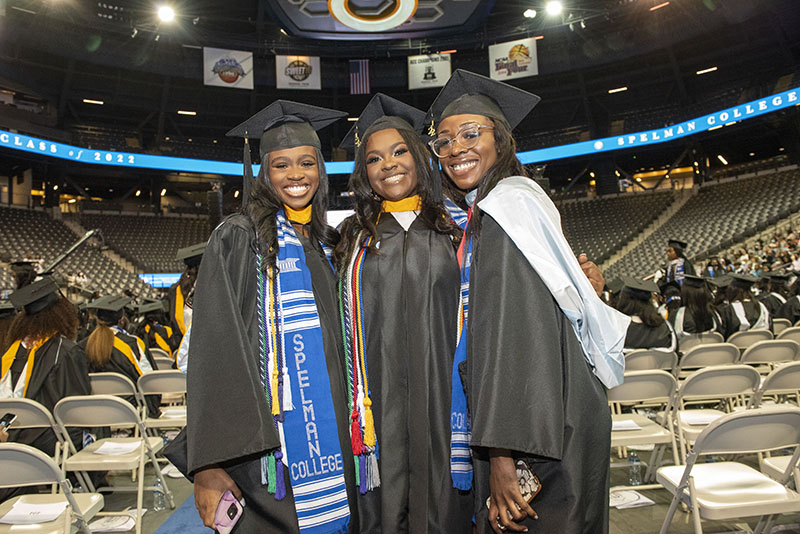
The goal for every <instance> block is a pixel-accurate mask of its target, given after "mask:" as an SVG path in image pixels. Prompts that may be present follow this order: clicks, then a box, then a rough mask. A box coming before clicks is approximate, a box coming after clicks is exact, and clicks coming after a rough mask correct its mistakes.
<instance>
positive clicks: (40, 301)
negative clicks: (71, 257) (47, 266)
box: [9, 276, 59, 315]
mask: <svg viewBox="0 0 800 534" xmlns="http://www.w3.org/2000/svg"><path fill="white" fill-rule="evenodd" d="M58 296H59V293H58V284H56V283H55V281H54V280H53V279H52V278H50V277H49V276H48V277H45V278H42V279H41V280H37V281H36V282H33V283H32V284H29V285H27V286H25V287H23V288H21V289H18V290H16V291H14V292H13V293H11V295H10V297H9V298H10V299H11V302H12V303H13V304H14V306H16V307H17V308H23V309H24V310H25V313H26V314H28V315H33V314H34V313H39V312H40V311H42V310H45V309H47V308H48V307H49V306H51V305H52V304H55V303H56V302H57V301H58Z"/></svg>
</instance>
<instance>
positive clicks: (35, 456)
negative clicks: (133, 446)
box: [0, 443, 103, 534]
mask: <svg viewBox="0 0 800 534" xmlns="http://www.w3.org/2000/svg"><path fill="white" fill-rule="evenodd" d="M47 484H51V485H55V486H56V487H57V488H58V489H59V490H60V491H61V493H60V494H32V495H21V496H19V497H14V498H12V499H9V500H7V501H5V502H4V503H2V504H0V517H2V516H4V515H6V514H7V513H8V512H9V511H10V510H11V508H12V507H13V506H14V505H15V504H17V503H23V504H29V505H44V504H56V503H62V502H65V501H66V503H67V508H66V510H65V511H64V512H63V513H62V514H61V516H59V517H58V518H56V519H55V520H53V521H49V522H46V523H37V524H25V525H7V524H0V534H13V533H26V534H45V533H51V532H64V533H71V532H77V531H80V532H90V530H89V529H88V526H87V524H88V522H89V521H90V520H91V519H92V518H93V517H94V516H95V515H97V514H98V512H100V510H102V508H103V496H102V495H100V494H99V493H72V485H71V484H70V483H69V481H68V480H67V479H66V478H65V477H64V473H63V472H62V471H61V469H60V468H59V466H58V465H57V464H56V463H55V462H54V461H53V460H52V459H51V458H50V457H49V456H47V455H46V454H44V453H43V452H42V451H40V450H38V449H35V448H33V447H31V446H29V445H23V444H22V443H0V488H20V487H29V486H42V485H47Z"/></svg>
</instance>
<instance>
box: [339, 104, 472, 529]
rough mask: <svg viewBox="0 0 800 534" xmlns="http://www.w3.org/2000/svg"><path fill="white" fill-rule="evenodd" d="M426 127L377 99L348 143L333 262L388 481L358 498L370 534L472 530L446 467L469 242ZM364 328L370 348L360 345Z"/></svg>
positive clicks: (350, 350) (409, 110) (414, 114)
mask: <svg viewBox="0 0 800 534" xmlns="http://www.w3.org/2000/svg"><path fill="white" fill-rule="evenodd" d="M424 118H425V112H423V111H420V110H417V109H415V108H413V107H411V106H408V105H406V104H403V103H402V102H399V101H397V100H395V99H393V98H391V97H388V96H386V95H383V94H380V93H379V94H377V95H375V96H374V97H373V98H372V100H371V101H370V103H369V104H368V105H367V107H366V108H365V109H364V111H363V112H362V113H361V116H360V117H359V120H358V122H357V123H356V125H354V126H353V128H352V130H351V131H350V133H349V134H348V135H347V136H346V137H345V143H346V144H348V145H354V146H355V170H354V171H353V174H352V175H351V176H350V190H351V191H352V192H353V194H354V197H355V201H356V214H355V215H353V216H351V217H349V218H348V219H346V220H345V221H344V223H343V224H342V225H341V227H340V231H341V233H342V241H341V242H340V243H339V246H337V249H336V254H335V257H336V258H337V265H338V268H339V271H340V277H341V286H340V298H341V299H342V301H343V305H344V307H345V310H346V311H345V317H350V318H354V319H355V320H354V321H351V322H348V323H347V325H346V328H347V329H348V332H349V335H348V336H346V338H347V339H350V340H355V341H356V343H355V344H353V343H352V341H351V343H350V344H348V345H346V347H345V349H346V350H345V353H346V355H347V357H348V362H349V367H357V366H358V361H354V358H356V357H357V355H358V354H359V352H361V351H360V349H363V352H364V357H365V360H366V364H365V367H366V369H367V372H368V383H367V389H368V393H369V402H370V403H371V408H370V409H371V412H372V413H373V414H374V425H375V430H376V431H377V447H378V450H379V461H378V466H379V471H380V477H381V485H380V486H379V487H375V488H372V489H369V491H367V488H361V490H362V492H361V495H360V496H359V506H358V507H359V514H360V517H361V532H364V533H373V532H380V533H383V534H392V533H428V534H434V533H435V534H445V533H451V532H453V533H458V532H469V531H470V530H471V528H472V527H471V525H472V495H471V494H470V493H469V492H465V491H459V490H457V489H455V488H454V487H453V484H452V481H451V479H450V468H449V466H450V390H451V374H452V368H453V354H454V352H455V346H456V328H457V326H458V321H457V317H458V315H457V314H458V298H459V288H460V277H459V271H458V262H457V260H456V248H457V246H458V243H459V241H460V237H461V234H462V231H461V229H460V228H459V227H458V226H457V225H456V224H455V223H454V222H453V221H452V220H451V218H450V216H449V214H448V212H447V210H446V209H445V207H444V204H443V201H442V197H441V177H440V175H439V172H438V170H435V169H434V168H433V167H432V166H431V164H430V156H429V153H428V149H427V147H426V146H425V144H424V143H423V142H422V140H421V139H420V138H419V130H420V128H421V126H422V123H423V120H424ZM358 317H361V318H362V319H361V320H360V321H359V320H358ZM359 327H361V328H362V329H363V336H364V344H363V346H362V345H360V344H359V343H358V340H359V339H360V338H359V337H358V336H357V335H354V334H356V333H357V330H358V328H359ZM362 404H363V403H362ZM356 409H357V410H358V411H359V412H363V411H364V407H363V405H357V406H356ZM365 435H366V433H365ZM370 447H374V444H373V443H370Z"/></svg>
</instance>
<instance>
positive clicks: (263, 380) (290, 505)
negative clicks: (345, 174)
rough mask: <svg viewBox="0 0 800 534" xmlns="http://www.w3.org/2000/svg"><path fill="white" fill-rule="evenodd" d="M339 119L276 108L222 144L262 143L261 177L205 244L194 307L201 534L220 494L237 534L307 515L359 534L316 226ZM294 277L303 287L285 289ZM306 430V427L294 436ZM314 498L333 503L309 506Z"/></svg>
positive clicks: (192, 437)
mask: <svg viewBox="0 0 800 534" xmlns="http://www.w3.org/2000/svg"><path fill="white" fill-rule="evenodd" d="M344 115H345V113H341V112H338V111H334V110H328V109H322V108H317V107H314V106H307V105H304V104H298V103H294V102H287V101H282V100H278V101H276V102H274V103H273V104H271V105H270V106H268V107H267V108H265V109H264V110H262V111H261V112H259V113H258V114H256V115H255V116H254V117H252V118H251V119H249V120H248V121H246V122H245V123H243V124H242V125H240V126H237V127H236V128H234V129H233V130H231V132H229V135H234V136H239V137H244V138H245V139H246V138H247V137H258V138H260V139H261V142H260V153H261V158H260V162H261V164H262V165H261V171H260V172H259V175H258V178H257V180H256V181H255V183H254V184H253V185H252V193H248V191H247V189H248V188H249V186H250V182H251V181H252V178H250V179H249V181H248V178H247V177H245V199H247V206H246V208H245V209H243V212H242V213H241V214H237V215H233V216H231V217H228V218H227V219H225V220H224V221H223V222H222V223H221V224H220V225H219V226H218V227H217V228H216V229H215V230H214V232H213V233H212V235H211V238H210V240H209V242H208V247H207V248H206V251H205V254H204V256H203V261H202V264H201V266H200V270H199V273H198V278H197V287H196V292H195V298H194V302H193V309H194V312H193V318H192V328H191V334H190V336H191V337H190V343H191V352H192V355H191V360H192V361H191V365H190V366H189V369H188V374H187V378H188V402H187V404H188V414H187V419H188V425H187V434H186V436H187V442H188V451H187V452H188V469H187V471H188V474H190V475H193V477H194V494H195V504H196V506H197V508H198V510H199V512H200V515H201V517H202V518H203V521H204V523H205V524H206V525H207V526H209V527H212V526H213V520H214V512H215V510H216V508H217V504H218V502H219V499H220V497H221V496H222V495H223V493H224V492H225V491H226V490H230V491H232V492H233V494H234V495H235V496H236V497H237V498H240V497H242V496H244V499H245V502H246V506H245V508H244V512H243V515H242V517H241V519H240V520H239V523H238V524H237V526H236V530H235V531H234V532H241V533H250V532H253V533H255V532H258V533H274V534H278V533H280V534H286V533H289V534H291V533H297V532H304V531H305V530H306V528H308V525H309V523H310V522H311V523H313V519H310V518H309V514H312V515H313V513H312V512H313V510H316V511H317V512H329V513H328V517H327V519H329V520H330V521H327V522H325V523H323V524H320V525H319V527H318V528H319V529H318V530H316V531H315V532H331V533H333V532H336V533H339V532H347V531H348V528H349V529H350V531H352V532H357V529H358V514H357V511H356V508H355V506H356V504H355V499H356V495H355V492H356V487H355V480H354V464H353V454H352V452H351V444H350V436H349V432H348V429H349V425H348V423H349V417H348V415H349V414H348V413H347V390H346V381H345V376H344V372H343V369H344V361H343V358H342V338H341V322H340V320H339V313H338V301H337V295H336V276H335V274H334V271H333V268H332V266H331V264H330V263H329V261H328V259H327V257H326V253H325V249H324V248H323V245H324V246H326V247H333V246H335V245H336V243H337V242H338V240H339V234H338V232H336V231H335V230H334V229H332V228H330V227H328V226H327V225H326V223H325V213H326V209H327V202H328V197H327V191H328V181H327V175H326V174H325V167H324V161H323V159H322V153H321V149H320V141H319V138H318V137H317V134H316V133H315V131H314V130H315V129H319V128H322V127H324V126H326V125H328V124H331V123H332V122H334V121H335V120H337V119H339V118H341V117H343V116H344ZM245 149H246V150H247V151H248V152H246V155H245V160H246V161H247V160H248V159H249V145H247V143H246V144H245ZM248 167H249V165H246V166H245V168H246V169H247V168H248ZM289 225H290V226H289ZM287 251H293V253H294V254H297V256H285V254H286V252H287ZM297 277H303V279H305V280H310V284H311V286H313V287H305V289H302V290H301V289H293V288H292V287H290V286H289V285H287V284H289V283H290V282H292V281H293V280H297ZM306 277H308V278H306ZM292 299H294V300H292ZM292 302H298V303H300V304H302V305H303V306H302V307H301V308H299V309H298V308H296V307H293V306H292ZM279 310H283V311H279ZM280 316H282V317H283V319H284V321H285V323H284V322H283V321H280V320H278V319H279V318H280ZM316 316H318V317H316ZM276 318H278V319H276ZM298 321H302V322H303V323H304V324H302V325H301V324H299V323H298ZM284 329H285V330H284ZM320 331H321V337H317V336H319V333H320ZM281 347H283V349H281ZM284 349H285V350H284ZM284 357H286V358H287V359H286V360H284V361H283V363H281V359H282V358H284ZM281 369H283V372H281ZM262 373H263V374H262ZM309 384H310V385H311V386H312V387H311V388H309V387H308V386H309ZM298 389H299V392H298ZM289 392H291V401H290V402H289V399H288V398H287V394H289ZM292 406H293V408H292ZM304 419H305V420H306V421H307V422H308V424H309V425H312V426H310V427H305V428H303V429H302V431H301V432H300V433H299V434H298V432H296V431H295V430H297V429H298V425H300V427H302V426H303V425H305V424H306V423H304ZM312 419H313V420H312ZM279 428H282V432H280V433H279ZM297 440H301V441H302V446H300V447H292V444H293V443H295V441H297ZM287 447H288V449H287ZM284 452H285V453H286V454H285V455H284ZM308 455H311V456H312V457H311V458H310V459H308V460H303V458H304V456H308ZM285 458H288V461H289V462H290V464H291V465H285V463H284V462H286V460H285ZM309 477H323V479H322V480H323V481H324V482H325V484H323V486H322V487H324V488H327V489H325V491H324V492H323V494H322V495H317V494H313V493H310V492H311V489H310V488H311V486H309V484H306V483H302V484H298V485H296V484H295V483H294V481H295V480H299V481H300V482H303V481H304V480H307V479H309ZM312 481H313V479H312ZM301 488H302V491H301ZM320 497H321V498H323V499H329V500H330V502H329V503H328V504H324V503H318V501H316V500H310V499H318V498H320ZM297 499H302V500H303V501H304V504H305V506H303V507H299V506H295V502H296V500H297ZM317 506H318V507H317ZM309 510H311V511H312V512H310V511H309ZM348 516H349V517H348Z"/></svg>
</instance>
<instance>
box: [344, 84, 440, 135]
mask: <svg viewBox="0 0 800 534" xmlns="http://www.w3.org/2000/svg"><path fill="white" fill-rule="evenodd" d="M424 123H425V112H424V111H422V110H419V109H417V108H415V107H414V106H409V105H408V104H406V103H405V102H401V101H399V100H397V99H396V98H392V97H391V96H389V95H385V94H383V93H377V94H376V95H375V96H373V97H372V100H370V101H369V104H367V107H365V108H364V110H363V111H362V112H361V115H360V116H359V117H358V121H357V122H356V123H355V124H354V125H353V127H352V128H350V131H349V132H347V135H345V136H344V139H343V140H342V143H341V145H340V146H341V147H342V148H353V147H356V146H360V145H361V143H366V142H367V139H369V136H370V135H372V134H374V133H375V132H379V131H381V130H387V129H389V128H395V129H397V130H411V131H413V132H416V133H420V131H421V130H422V125H423V124H424Z"/></svg>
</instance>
